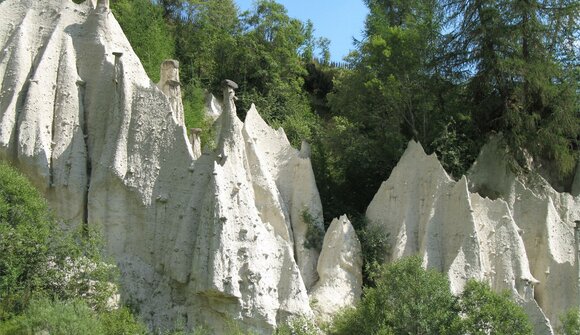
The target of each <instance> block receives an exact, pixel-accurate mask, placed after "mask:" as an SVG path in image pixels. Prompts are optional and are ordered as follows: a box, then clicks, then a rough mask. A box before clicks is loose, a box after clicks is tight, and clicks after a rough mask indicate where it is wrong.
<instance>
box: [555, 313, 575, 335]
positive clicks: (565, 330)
mask: <svg viewBox="0 0 580 335" xmlns="http://www.w3.org/2000/svg"><path fill="white" fill-rule="evenodd" d="M560 323H561V324H562V325H561V326H560V328H559V329H558V332H559V333H560V334H562V335H580V310H579V309H578V308H572V309H570V310H568V311H566V313H564V315H562V316H561V317H560Z"/></svg>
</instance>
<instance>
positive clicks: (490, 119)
mask: <svg viewBox="0 0 580 335" xmlns="http://www.w3.org/2000/svg"><path fill="white" fill-rule="evenodd" d="M442 3H443V4H444V5H446V6H447V9H448V21H449V26H450V27H453V28H454V29H452V31H451V32H450V33H449V34H448V36H447V37H448V39H447V41H446V44H447V45H448V46H449V48H448V52H447V55H446V56H447V57H449V59H450V62H449V63H450V64H452V69H451V70H452V71H453V72H456V73H463V74H471V73H473V74H472V75H469V76H466V78H465V79H466V80H465V83H466V85H465V86H464V87H465V89H466V91H465V93H466V101H465V103H466V104H468V105H469V106H472V107H471V108H472V111H471V112H472V115H473V119H474V125H475V126H476V127H477V129H478V130H479V132H480V133H482V134H487V133H489V132H491V131H496V132H502V133H503V134H504V136H505V138H506V140H507V143H508V145H509V147H510V152H511V153H512V159H513V160H514V161H515V162H516V163H519V164H520V165H522V161H523V160H524V159H523V156H524V151H527V152H528V153H530V154H532V156H533V157H534V158H536V159H545V160H550V161H553V162H555V163H556V165H557V168H558V170H559V172H560V173H563V174H567V173H570V172H571V171H572V169H573V168H574V165H575V161H576V159H577V157H576V156H577V155H576V153H575V152H574V146H575V145H577V134H578V132H579V131H580V117H579V115H578V102H577V92H578V91H577V88H578V86H577V82H575V81H574V79H572V78H571V77H570V74H571V73H570V69H571V67H570V64H571V63H569V59H570V58H569V57H570V56H571V55H572V54H574V55H575V59H576V60H577V59H578V47H577V46H573V43H572V44H569V43H570V41H571V40H574V38H576V37H574V36H577V34H578V24H577V22H578V21H577V19H578V15H579V14H578V13H580V11H579V9H580V4H579V3H578V2H577V1H567V0H563V1H558V2H557V5H556V4H555V3H553V2H551V1H543V0H530V1H508V0H485V1H463V2H456V1H442ZM571 22H576V23H571ZM564 41H567V42H564ZM562 43H563V44H562ZM563 49H566V50H567V51H566V52H564V54H567V55H568V56H565V57H561V56H562V54H560V53H561V51H562V50H563ZM466 51H467V52H466ZM576 66H577V61H576Z"/></svg>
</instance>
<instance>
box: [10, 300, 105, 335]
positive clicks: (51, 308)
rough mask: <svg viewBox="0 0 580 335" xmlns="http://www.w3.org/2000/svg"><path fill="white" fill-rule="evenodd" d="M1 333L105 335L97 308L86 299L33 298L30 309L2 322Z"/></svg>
mask: <svg viewBox="0 0 580 335" xmlns="http://www.w3.org/2000/svg"><path fill="white" fill-rule="evenodd" d="M0 330H1V331H0V333H2V334H14V335H20V334H21V335H27V334H40V333H41V332H47V333H49V334H51V335H53V334H54V335H81V334H83V335H84V334H87V335H105V334H106V333H105V331H104V329H103V326H102V325H101V323H100V322H99V320H98V318H97V317H96V315H95V313H94V311H93V310H91V309H90V308H89V306H87V305H86V304H85V303H84V301H82V300H78V299H76V300H70V301H66V302H60V301H52V300H50V299H46V298H45V299H40V300H33V301H32V302H31V304H30V306H29V307H28V309H27V310H26V311H25V312H24V313H23V314H21V315H19V316H17V317H15V318H14V319H12V320H10V321H9V322H7V323H2V324H1V325H0Z"/></svg>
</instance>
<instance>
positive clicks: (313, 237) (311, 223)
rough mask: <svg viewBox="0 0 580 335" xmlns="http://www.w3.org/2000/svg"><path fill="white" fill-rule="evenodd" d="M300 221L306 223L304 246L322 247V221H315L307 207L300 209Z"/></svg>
mask: <svg viewBox="0 0 580 335" xmlns="http://www.w3.org/2000/svg"><path fill="white" fill-rule="evenodd" d="M302 221H304V223H305V224H306V227H307V228H306V239H305V240H304V247H305V248H307V249H316V250H320V249H322V242H323V240H324V230H323V229H322V228H321V227H322V226H323V223H322V222H317V221H316V219H315V218H314V216H312V214H310V212H309V211H308V209H304V210H303V211H302Z"/></svg>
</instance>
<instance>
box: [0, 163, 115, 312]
mask: <svg viewBox="0 0 580 335" xmlns="http://www.w3.org/2000/svg"><path fill="white" fill-rule="evenodd" d="M88 233H89V234H88V235H89V236H88V237H87V231H85V230H82V229H79V230H70V231H65V230H64V229H63V228H62V227H61V226H59V223H58V222H57V221H56V219H55V218H54V217H53V216H52V214H51V213H50V211H49V210H48V207H47V205H46V200H44V198H42V196H40V194H39V193H38V191H37V190H36V189H35V188H34V187H33V186H32V185H31V184H30V182H29V181H28V180H27V179H26V178H24V177H23V176H22V175H20V174H19V173H18V172H16V171H15V170H14V169H13V168H11V167H10V166H8V165H6V164H5V163H2V162H0V255H2V257H0V321H1V320H5V319H9V318H11V317H12V316H14V315H16V314H18V313H21V312H22V311H24V310H25V309H26V308H27V307H28V305H29V303H30V301H31V299H33V298H34V297H35V296H36V295H48V296H50V297H56V298H59V299H69V298H73V297H76V296H81V295H82V296H84V299H85V301H86V303H88V304H90V306H91V307H93V308H95V309H104V308H105V307H106V305H107V301H108V299H109V298H110V297H111V295H112V294H113V293H114V292H115V290H116V287H115V285H113V284H111V283H112V282H113V283H114V282H115V276H116V271H115V267H114V266H111V265H109V264H107V263H106V262H105V261H104V260H103V257H102V255H101V245H100V243H99V239H98V238H97V237H96V235H95V233H94V232H93V231H91V230H89V231H88Z"/></svg>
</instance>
